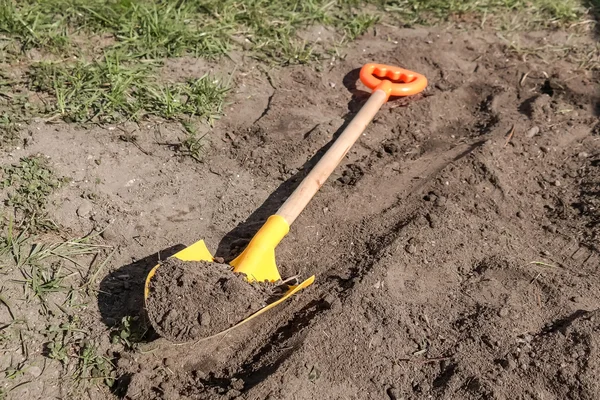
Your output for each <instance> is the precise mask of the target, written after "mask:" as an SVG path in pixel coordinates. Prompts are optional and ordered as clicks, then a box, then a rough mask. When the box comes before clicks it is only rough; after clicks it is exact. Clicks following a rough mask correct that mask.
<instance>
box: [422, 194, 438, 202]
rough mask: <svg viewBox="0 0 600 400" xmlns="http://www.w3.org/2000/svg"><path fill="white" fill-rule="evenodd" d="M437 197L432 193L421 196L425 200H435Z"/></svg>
mask: <svg viewBox="0 0 600 400" xmlns="http://www.w3.org/2000/svg"><path fill="white" fill-rule="evenodd" d="M436 199H437V196H436V195H435V194H433V193H428V194H426V195H425V196H423V200H425V201H435V200H436Z"/></svg>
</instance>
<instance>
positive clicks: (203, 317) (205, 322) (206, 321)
mask: <svg viewBox="0 0 600 400" xmlns="http://www.w3.org/2000/svg"><path fill="white" fill-rule="evenodd" d="M198 322H200V326H209V325H210V314H209V313H204V314H200V315H198Z"/></svg>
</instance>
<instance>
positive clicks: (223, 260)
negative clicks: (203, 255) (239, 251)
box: [214, 257, 225, 264]
mask: <svg viewBox="0 0 600 400" xmlns="http://www.w3.org/2000/svg"><path fill="white" fill-rule="evenodd" d="M214 260H215V262H216V263H218V264H224V263H225V259H224V258H223V257H215V258H214Z"/></svg>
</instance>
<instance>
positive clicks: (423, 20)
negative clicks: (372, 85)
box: [383, 0, 585, 27]
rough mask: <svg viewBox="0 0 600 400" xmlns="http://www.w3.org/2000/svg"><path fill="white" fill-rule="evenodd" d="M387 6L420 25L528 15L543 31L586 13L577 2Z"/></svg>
mask: <svg viewBox="0 0 600 400" xmlns="http://www.w3.org/2000/svg"><path fill="white" fill-rule="evenodd" d="M383 4H384V7H385V9H386V10H388V11H391V12H394V13H396V14H397V15H399V16H400V17H402V18H404V19H405V20H409V21H410V22H412V23H420V24H428V23H435V22H438V21H439V20H448V19H450V18H452V17H456V16H458V15H466V14H471V15H482V14H489V15H491V16H492V17H496V18H498V19H500V20H501V19H502V17H506V16H507V14H506V13H507V12H511V11H512V12H526V16H527V18H528V19H529V24H531V25H537V26H540V27H543V26H547V25H548V24H556V23H562V24H564V23H570V22H573V21H575V20H576V19H578V18H581V17H582V16H583V15H584V13H585V9H584V7H583V6H582V4H581V2H579V1H577V0H449V1H445V0H388V1H384V3H383Z"/></svg>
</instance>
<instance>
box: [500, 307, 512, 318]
mask: <svg viewBox="0 0 600 400" xmlns="http://www.w3.org/2000/svg"><path fill="white" fill-rule="evenodd" d="M509 312H510V310H509V309H508V307H502V308H501V309H500V311H498V315H499V316H501V317H502V318H504V317H507V316H508V314H509Z"/></svg>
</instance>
